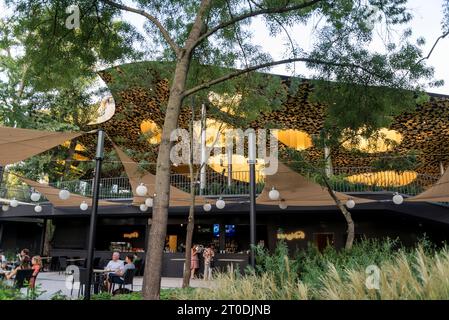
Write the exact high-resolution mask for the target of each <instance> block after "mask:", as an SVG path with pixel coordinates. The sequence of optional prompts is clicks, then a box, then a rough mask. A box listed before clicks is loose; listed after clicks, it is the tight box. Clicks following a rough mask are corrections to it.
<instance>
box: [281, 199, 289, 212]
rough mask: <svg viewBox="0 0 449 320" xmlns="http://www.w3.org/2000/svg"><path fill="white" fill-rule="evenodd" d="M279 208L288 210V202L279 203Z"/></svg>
mask: <svg viewBox="0 0 449 320" xmlns="http://www.w3.org/2000/svg"><path fill="white" fill-rule="evenodd" d="M279 208H281V209H282V210H285V209H287V208H288V205H287V202H285V201H284V200H282V201H281V202H279Z"/></svg>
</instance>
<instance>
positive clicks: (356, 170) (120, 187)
mask: <svg viewBox="0 0 449 320" xmlns="http://www.w3.org/2000/svg"><path fill="white" fill-rule="evenodd" d="M333 171H334V174H333V175H332V176H331V177H330V178H329V180H330V183H331V186H332V187H333V189H334V190H335V191H338V192H354V193H360V192H379V191H384V192H399V193H402V194H406V195H410V196H414V195H417V194H419V193H421V192H422V191H424V190H425V189H426V188H428V187H430V186H432V185H433V184H435V183H436V182H437V180H438V179H439V176H429V175H423V174H416V173H414V172H409V171H405V172H375V171H374V170H373V168H370V167H348V168H334V170H333ZM306 176H307V178H309V179H310V180H312V181H316V182H318V183H320V177H319V176H316V175H311V174H306ZM248 178H249V172H248V171H233V172H232V179H228V177H227V175H226V174H225V173H217V172H215V171H211V170H210V171H207V172H206V182H207V183H206V186H205V188H204V189H203V190H200V184H199V181H196V183H195V193H196V194H198V195H199V194H202V195H205V196H211V197H213V196H216V197H218V196H237V197H238V196H245V195H248V194H249V183H248V180H249V179H248ZM256 179H257V184H256V190H257V193H260V192H261V191H262V189H263V187H264V179H265V177H264V176H263V175H262V174H261V173H260V172H257V173H256ZM171 184H172V185H173V186H174V187H176V188H179V189H181V190H183V191H185V192H190V188H191V183H190V177H189V175H186V174H172V175H171ZM50 185H51V186H53V187H55V188H59V189H64V188H65V189H67V190H69V191H70V192H72V193H76V194H80V195H83V196H86V197H91V196H92V179H87V180H73V181H62V182H55V183H50ZM100 185H101V188H100V198H101V199H128V198H132V196H133V195H132V192H133V190H132V187H131V185H130V183H129V180H128V178H127V177H114V178H103V179H101V181H100ZM30 195H31V188H29V187H27V186H25V185H21V186H17V185H15V186H5V185H3V186H2V187H1V188H0V198H5V199H12V198H15V199H17V200H19V201H26V202H29V201H30Z"/></svg>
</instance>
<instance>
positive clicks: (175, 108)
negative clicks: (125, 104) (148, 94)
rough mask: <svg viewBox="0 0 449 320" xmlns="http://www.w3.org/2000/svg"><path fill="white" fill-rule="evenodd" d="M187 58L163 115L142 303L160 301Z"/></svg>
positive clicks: (178, 69)
mask: <svg viewBox="0 0 449 320" xmlns="http://www.w3.org/2000/svg"><path fill="white" fill-rule="evenodd" d="M189 64H190V56H189V55H184V56H183V57H182V58H180V59H178V62H177V64H176V69H175V74H174V78H173V84H172V87H171V89H170V97H169V99H168V103H167V110H166V113H165V120H164V127H163V129H162V140H161V143H160V146H159V154H158V158H157V168H156V185H155V193H156V197H155V199H154V200H155V201H154V207H153V215H152V223H151V228H150V232H149V236H148V240H147V241H148V244H147V248H148V249H147V253H146V259H145V274H144V278H143V288H142V291H143V298H144V299H145V300H157V299H159V294H160V287H161V273H162V259H163V253H164V245H165V236H166V233H167V220H168V205H169V198H170V148H171V145H172V143H171V142H170V134H171V132H172V131H173V130H175V129H176V126H177V124H178V117H179V111H180V108H181V105H182V101H183V95H182V94H183V91H184V89H185V84H186V78H187V72H188V70H189Z"/></svg>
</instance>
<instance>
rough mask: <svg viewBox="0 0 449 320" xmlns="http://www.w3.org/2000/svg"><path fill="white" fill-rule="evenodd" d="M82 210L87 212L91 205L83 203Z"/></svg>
mask: <svg viewBox="0 0 449 320" xmlns="http://www.w3.org/2000/svg"><path fill="white" fill-rule="evenodd" d="M80 209H81V210H83V211H86V210H87V209H89V205H88V204H87V203H86V201H83V202H82V203H81V204H80Z"/></svg>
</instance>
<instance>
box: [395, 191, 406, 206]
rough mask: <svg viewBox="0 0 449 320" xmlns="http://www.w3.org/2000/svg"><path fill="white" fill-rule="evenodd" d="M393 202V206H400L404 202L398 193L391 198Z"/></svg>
mask: <svg viewBox="0 0 449 320" xmlns="http://www.w3.org/2000/svg"><path fill="white" fill-rule="evenodd" d="M393 202H394V204H402V202H404V198H403V197H402V196H401V195H400V194H399V193H396V194H395V195H394V196H393Z"/></svg>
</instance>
